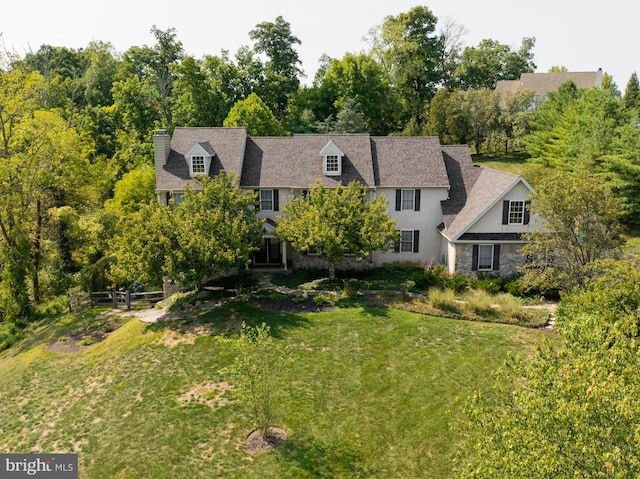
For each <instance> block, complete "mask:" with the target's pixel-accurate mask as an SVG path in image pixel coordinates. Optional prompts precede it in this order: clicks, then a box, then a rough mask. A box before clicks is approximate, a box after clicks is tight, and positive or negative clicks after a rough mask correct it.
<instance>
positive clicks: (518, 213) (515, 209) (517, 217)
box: [509, 201, 524, 225]
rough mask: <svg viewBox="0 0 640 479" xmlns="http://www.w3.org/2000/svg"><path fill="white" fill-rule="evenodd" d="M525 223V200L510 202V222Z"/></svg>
mask: <svg viewBox="0 0 640 479" xmlns="http://www.w3.org/2000/svg"><path fill="white" fill-rule="evenodd" d="M523 223H524V201H510V202H509V224H510V225H521V224H523Z"/></svg>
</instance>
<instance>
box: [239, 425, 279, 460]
mask: <svg viewBox="0 0 640 479" xmlns="http://www.w3.org/2000/svg"><path fill="white" fill-rule="evenodd" d="M286 439H287V433H286V432H285V431H284V429H282V428H279V427H276V426H270V427H269V430H268V432H267V437H264V436H263V435H262V434H261V433H260V431H258V430H257V429H254V430H253V431H251V432H250V433H249V435H248V436H247V438H246V439H245V440H244V447H245V450H246V451H247V452H248V453H249V454H255V453H258V452H262V451H269V450H271V449H275V448H277V447H279V446H281V445H282V444H283V443H284V441H286Z"/></svg>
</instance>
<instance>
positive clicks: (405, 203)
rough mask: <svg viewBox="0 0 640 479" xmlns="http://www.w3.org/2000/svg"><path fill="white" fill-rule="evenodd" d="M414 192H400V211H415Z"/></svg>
mask: <svg viewBox="0 0 640 479" xmlns="http://www.w3.org/2000/svg"><path fill="white" fill-rule="evenodd" d="M415 195H416V190H402V202H401V205H402V211H413V210H415V204H416V203H415V202H416V199H415V198H416V196H415Z"/></svg>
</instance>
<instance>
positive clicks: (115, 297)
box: [111, 289, 118, 309]
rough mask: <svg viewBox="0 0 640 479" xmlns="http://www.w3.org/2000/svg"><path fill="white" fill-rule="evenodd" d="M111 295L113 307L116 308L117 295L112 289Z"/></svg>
mask: <svg viewBox="0 0 640 479" xmlns="http://www.w3.org/2000/svg"><path fill="white" fill-rule="evenodd" d="M111 294H112V296H113V309H118V296H117V291H116V290H115V289H114V290H113V291H112V292H111Z"/></svg>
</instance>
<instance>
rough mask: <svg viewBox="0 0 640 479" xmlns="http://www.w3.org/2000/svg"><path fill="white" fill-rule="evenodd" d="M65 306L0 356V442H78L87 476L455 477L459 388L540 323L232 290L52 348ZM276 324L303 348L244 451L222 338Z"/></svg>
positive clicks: (522, 347)
mask: <svg viewBox="0 0 640 479" xmlns="http://www.w3.org/2000/svg"><path fill="white" fill-rule="evenodd" d="M84 314H85V318H81V317H80V316H79V315H75V316H73V317H66V318H65V319H64V320H63V321H61V324H60V325H58V324H54V325H49V326H46V327H44V328H43V329H42V330H41V331H38V332H37V336H32V337H30V338H28V339H27V340H25V341H23V342H22V343H19V344H18V345H16V346H15V347H13V348H11V349H9V350H7V351H5V352H3V353H2V354H0V383H1V384H2V385H3V387H2V389H1V390H0V403H1V404H2V405H3V407H2V409H1V410H0V451H2V452H4V453H9V452H23V453H24V452H77V453H78V454H79V459H80V477H82V478H87V479H93V478H105V479H107V478H108V479H118V478H120V479H123V478H136V479H144V478H149V479H162V478H172V479H180V478H184V479H193V478H199V477H202V478H211V477H225V478H253V477H269V478H275V477H277V478H296V479H297V478H306V477H308V478H311V477H327V478H340V477H344V478H356V477H362V478H392V477H397V478H414V477H437V478H447V477H453V476H452V457H453V455H454V453H455V451H456V449H457V446H458V444H459V441H460V437H459V431H458V425H459V423H460V420H461V406H462V404H461V399H463V398H465V397H467V396H468V395H469V394H471V393H472V392H473V391H474V390H476V389H481V390H483V391H485V393H486V394H488V395H490V394H491V388H492V379H491V371H492V370H494V369H496V368H497V367H499V366H500V365H501V364H502V362H503V361H504V360H505V358H506V357H507V355H508V354H509V352H517V353H525V354H526V353H528V352H529V351H531V350H532V348H533V345H534V344H535V343H537V342H538V341H540V340H541V339H542V338H543V337H551V338H553V336H548V334H546V333H543V332H541V331H538V330H532V329H525V328H519V327H514V326H506V325H498V324H489V323H475V322H467V321H459V320H452V319H443V318H437V317H432V316H425V315H421V314H415V313H411V312H407V311H399V310H394V309H387V308H349V309H335V310H332V311H327V312H322V313H306V314H293V313H285V312H281V313H277V312H268V311H266V310H262V309H258V308H256V307H254V306H252V305H251V304H250V303H247V302H231V303H229V304H226V305H224V306H222V307H220V308H217V309H215V310H211V311H208V312H205V313H200V314H199V315H198V316H195V317H191V318H189V319H187V320H180V321H173V322H166V323H158V324H155V325H151V326H149V325H146V324H144V323H141V322H139V321H138V320H137V319H128V320H123V323H122V324H121V325H120V326H119V328H118V329H116V330H115V331H113V332H111V333H110V334H109V336H108V337H107V338H106V339H105V340H103V341H100V342H97V343H95V344H93V345H85V346H82V347H81V348H80V349H79V350H75V351H71V352H58V351H52V350H51V348H50V345H51V344H52V343H54V342H55V340H56V338H58V337H60V336H63V335H64V334H66V333H67V332H68V331H69V324H70V323H73V327H74V328H78V327H79V324H78V323H81V322H82V321H87V322H88V324H91V323H92V322H94V319H93V318H92V317H91V316H92V314H91V313H84ZM243 321H246V322H247V323H249V324H259V323H262V322H263V321H264V322H266V323H267V324H268V325H269V326H270V328H271V332H272V334H273V335H274V337H275V338H276V340H277V341H281V342H283V343H286V344H287V345H289V346H290V348H291V354H292V361H291V362H290V364H289V366H288V367H287V368H286V369H284V370H282V371H281V372H280V374H279V376H278V377H276V378H274V381H276V382H277V384H278V387H277V388H276V398H275V399H276V401H275V415H276V417H277V418H278V420H277V425H279V426H281V427H282V428H284V430H285V431H286V433H287V436H288V437H287V440H286V442H285V443H284V444H283V445H282V446H281V447H280V448H279V449H277V450H274V451H270V452H264V453H259V454H256V455H253V456H252V455H249V454H247V453H246V452H245V451H244V448H243V440H244V438H245V437H246V435H247V434H248V433H249V432H250V430H251V426H250V424H249V422H248V421H247V419H246V417H245V415H244V413H243V408H242V407H241V404H240V403H239V402H238V401H237V397H236V395H235V391H234V389H233V384H232V383H231V381H230V379H229V378H228V377H225V376H224V375H223V374H221V372H220V371H221V369H222V368H224V367H225V366H227V365H228V364H229V363H230V362H231V361H232V357H231V355H230V354H229V350H228V349H227V348H228V346H226V345H224V344H221V343H220V342H218V341H217V340H216V339H215V336H216V335H220V334H231V335H234V334H237V331H238V328H239V326H240V324H241V323H242V322H243Z"/></svg>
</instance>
